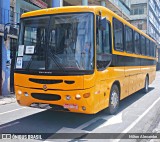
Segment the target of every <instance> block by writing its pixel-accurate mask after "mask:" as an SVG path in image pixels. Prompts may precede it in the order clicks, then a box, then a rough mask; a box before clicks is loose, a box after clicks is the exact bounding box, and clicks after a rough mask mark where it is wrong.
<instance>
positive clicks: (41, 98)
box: [15, 86, 97, 114]
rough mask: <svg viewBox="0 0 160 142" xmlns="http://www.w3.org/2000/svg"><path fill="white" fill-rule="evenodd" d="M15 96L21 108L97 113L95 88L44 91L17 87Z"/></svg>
mask: <svg viewBox="0 0 160 142" xmlns="http://www.w3.org/2000/svg"><path fill="white" fill-rule="evenodd" d="M15 94H16V99H17V102H18V103H19V104H20V105H21V106H29V107H34V108H41V109H53V110H55V111H67V112H76V113H86V114H94V113H96V112H97V104H96V102H97V101H96V100H95V99H94V96H93V95H94V87H93V88H90V89H85V90H72V91H64V90H47V91H44V90H40V89H30V88H24V87H19V86H15ZM85 94H88V95H85ZM84 96H85V97H84Z"/></svg>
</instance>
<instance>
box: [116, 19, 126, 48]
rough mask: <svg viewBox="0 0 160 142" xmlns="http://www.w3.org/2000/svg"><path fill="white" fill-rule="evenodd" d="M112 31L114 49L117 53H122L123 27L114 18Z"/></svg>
mask: <svg viewBox="0 0 160 142" xmlns="http://www.w3.org/2000/svg"><path fill="white" fill-rule="evenodd" d="M113 31H114V49H115V50H117V51H124V42H123V41H124V25H123V23H122V22H120V21H119V20H117V19H116V18H114V19H113Z"/></svg>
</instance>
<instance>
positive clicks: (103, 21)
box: [100, 18, 107, 31]
mask: <svg viewBox="0 0 160 142" xmlns="http://www.w3.org/2000/svg"><path fill="white" fill-rule="evenodd" d="M106 25H107V20H106V18H103V19H101V24H100V29H101V30H102V31H105V30H106Z"/></svg>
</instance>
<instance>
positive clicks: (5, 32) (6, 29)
mask: <svg viewBox="0 0 160 142" xmlns="http://www.w3.org/2000/svg"><path fill="white" fill-rule="evenodd" d="M7 36H8V28H7V27H6V28H5V29H4V41H6V40H7Z"/></svg>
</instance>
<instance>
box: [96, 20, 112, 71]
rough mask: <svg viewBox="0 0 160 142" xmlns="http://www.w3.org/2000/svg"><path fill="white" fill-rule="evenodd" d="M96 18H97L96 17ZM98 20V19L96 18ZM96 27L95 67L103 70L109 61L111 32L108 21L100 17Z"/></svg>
mask: <svg viewBox="0 0 160 142" xmlns="http://www.w3.org/2000/svg"><path fill="white" fill-rule="evenodd" d="M97 19H98V18H97ZM97 21H98V20H97ZM98 25H99V27H97V50H96V52H97V56H96V57H97V69H98V70H104V69H106V67H107V66H108V65H109V64H110V62H111V58H112V57H111V33H110V23H109V22H107V21H106V19H105V18H104V19H102V20H101V23H100V24H98V23H97V26H98Z"/></svg>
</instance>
